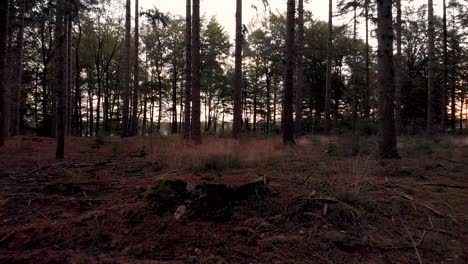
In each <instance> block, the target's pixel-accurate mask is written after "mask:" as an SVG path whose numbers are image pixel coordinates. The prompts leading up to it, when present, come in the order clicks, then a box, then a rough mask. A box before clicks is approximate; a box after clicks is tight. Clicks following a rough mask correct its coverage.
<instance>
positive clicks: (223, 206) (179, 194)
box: [143, 175, 268, 221]
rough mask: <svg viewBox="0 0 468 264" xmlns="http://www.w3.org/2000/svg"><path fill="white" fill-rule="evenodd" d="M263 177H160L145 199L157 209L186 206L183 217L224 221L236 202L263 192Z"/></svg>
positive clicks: (265, 190) (266, 187) (173, 208)
mask: <svg viewBox="0 0 468 264" xmlns="http://www.w3.org/2000/svg"><path fill="white" fill-rule="evenodd" d="M267 191H268V185H267V181H266V179H265V178H264V177H258V176H257V177H252V176H250V177H248V176H239V175H236V176H226V177H219V178H217V179H213V180H210V181H206V180H202V179H201V178H198V177H195V176H192V175H190V176H177V177H174V178H161V179H159V180H157V181H156V183H154V184H153V185H152V186H150V187H149V188H147V189H146V190H145V191H144V193H143V197H144V199H145V200H146V201H147V202H148V203H149V205H150V206H151V207H152V208H154V209H155V211H156V212H157V213H165V212H167V211H171V212H172V213H174V212H175V211H176V209H177V208H180V206H182V205H183V206H185V207H186V208H187V209H186V213H184V215H185V216H184V217H186V218H195V219H200V218H202V219H209V220H218V221H224V220H227V219H228V218H229V216H230V211H231V209H232V207H233V206H234V204H235V203H236V202H239V201H242V200H246V199H249V198H252V197H258V196H262V195H264V194H266V193H267Z"/></svg>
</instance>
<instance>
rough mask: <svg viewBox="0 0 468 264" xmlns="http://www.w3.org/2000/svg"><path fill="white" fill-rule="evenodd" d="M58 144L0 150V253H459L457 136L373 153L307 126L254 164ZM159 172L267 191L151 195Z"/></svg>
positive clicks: (461, 205)
mask: <svg viewBox="0 0 468 264" xmlns="http://www.w3.org/2000/svg"><path fill="white" fill-rule="evenodd" d="M155 140H165V139H164V138H158V139H155ZM277 141H278V140H277V139H249V140H245V142H242V143H241V145H242V147H244V148H256V147H258V148H260V147H262V146H264V145H265V144H273V145H275V144H277ZM419 141H420V142H419ZM67 142H68V144H67V159H66V160H64V161H60V162H57V161H55V160H54V158H53V155H54V147H55V143H54V141H53V139H46V138H36V137H17V138H13V139H10V140H8V141H7V145H6V146H5V148H2V149H0V262H2V263H419V262H421V263H468V262H467V257H468V255H467V253H468V246H467V245H468V236H467V234H468V225H467V216H468V184H467V182H468V140H467V139H466V138H451V139H444V140H441V141H437V142H433V141H430V144H427V142H428V141H421V140H420V139H416V138H406V139H404V140H402V142H403V143H401V144H400V154H401V155H402V157H403V159H402V160H396V161H381V160H378V159H376V155H374V154H373V151H372V148H373V145H372V143H369V142H367V141H366V142H367V143H366V144H368V147H367V151H368V152H367V153H365V152H366V151H362V154H363V156H360V157H348V155H346V152H347V149H346V148H344V147H343V146H346V144H345V143H343V142H346V139H345V138H344V137H342V138H331V139H326V138H318V137H310V138H304V139H301V140H300V141H299V144H298V146H297V147H295V148H290V147H288V148H286V147H282V146H280V144H278V146H276V145H275V147H274V148H273V149H276V150H277V153H276V154H275V159H274V160H269V161H268V162H262V163H261V164H262V165H252V164H249V166H246V167H247V168H228V169H222V168H217V167H215V170H207V171H197V172H193V171H191V170H187V169H185V168H180V169H178V168H173V167H171V166H169V165H164V164H161V160H158V159H157V158H155V156H157V154H158V151H159V150H158V149H157V147H156V148H155V149H153V150H151V151H149V150H148V147H147V146H148V144H147V142H144V141H143V140H142V139H127V140H124V141H122V140H120V139H108V140H107V141H106V142H104V143H103V144H96V142H95V140H93V139H78V138H69V139H67ZM220 142H222V140H221V139H219V140H215V139H213V140H212V141H210V142H209V143H207V144H220V146H221V145H222V144H221V143H220ZM265 142H266V143H265ZM116 146H118V148H117V147H116ZM145 146H146V147H145ZM363 146H364V144H363ZM178 147H180V148H185V147H186V146H178ZM343 148H344V149H343ZM363 148H364V147H363ZM194 153H197V151H196V150H194ZM365 154H366V155H365ZM163 179H164V180H180V181H183V182H186V183H187V182H188V183H190V184H194V185H196V186H208V185H210V186H211V185H216V186H229V188H238V187H239V186H242V185H244V184H247V183H250V182H252V181H256V180H259V179H263V180H264V183H263V184H266V186H265V188H266V191H265V192H258V190H257V189H255V188H257V187H255V188H254V189H249V192H248V195H242V197H237V196H236V197H234V196H232V195H226V189H221V190H216V191H213V192H212V193H211V194H208V192H211V191H207V190H208V189H203V190H202V192H201V193H198V196H194V195H193V194H186V195H185V196H181V193H184V192H185V191H184V190H182V189H180V190H179V189H177V188H178V187H171V188H170V189H169V190H167V189H164V191H165V192H163V193H162V194H161V193H157V194H156V196H155V195H153V196H151V195H148V192H149V191H151V190H152V189H153V190H154V189H155V188H156V189H157V188H158V187H155V186H157V184H158V182H160V181H161V180H163ZM183 188H185V189H186V190H187V189H192V188H188V187H187V186H186V185H184V187H183ZM223 188H224V187H223ZM196 190H201V189H200V188H199V189H196ZM209 190H211V189H209ZM236 190H237V189H236ZM251 190H255V191H253V192H252V191H251ZM232 193H234V192H232ZM210 195H211V196H210ZM236 195H237V194H236ZM149 197H153V198H154V197H156V198H155V199H151V198H149ZM207 197H208V198H207ZM220 197H222V198H220ZM214 200H215V202H213V201H214ZM182 205H183V208H182V207H181V206H182ZM181 208H182V209H183V210H181ZM175 216H177V217H175Z"/></svg>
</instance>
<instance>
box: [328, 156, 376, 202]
mask: <svg viewBox="0 0 468 264" xmlns="http://www.w3.org/2000/svg"><path fill="white" fill-rule="evenodd" d="M375 166H376V164H375V161H374V160H372V159H371V156H365V157H364V156H356V157H352V158H349V159H347V160H344V161H340V162H338V161H337V162H335V165H334V170H333V173H332V174H331V176H329V177H328V178H327V179H326V180H325V185H326V186H327V189H328V191H329V192H331V193H332V194H333V195H334V196H335V197H336V198H337V199H338V200H340V201H342V202H344V203H347V204H356V203H358V202H359V201H361V200H362V199H363V198H364V196H363V195H364V191H365V188H366V186H367V184H368V180H369V176H370V175H371V173H372V168H374V167H375Z"/></svg>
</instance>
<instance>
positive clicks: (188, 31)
mask: <svg viewBox="0 0 468 264" xmlns="http://www.w3.org/2000/svg"><path fill="white" fill-rule="evenodd" d="M185 23H186V24H185V27H186V28H185V98H184V99H185V109H184V111H185V113H184V138H185V139H186V140H189V139H190V111H191V107H190V102H191V100H192V96H191V94H192V2H191V0H187V3H186V14H185Z"/></svg>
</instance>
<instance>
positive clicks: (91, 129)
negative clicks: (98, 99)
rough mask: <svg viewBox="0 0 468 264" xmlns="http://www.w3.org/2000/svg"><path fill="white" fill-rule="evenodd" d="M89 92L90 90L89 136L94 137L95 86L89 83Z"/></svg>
mask: <svg viewBox="0 0 468 264" xmlns="http://www.w3.org/2000/svg"><path fill="white" fill-rule="evenodd" d="M88 85H89V90H88V109H89V115H88V123H89V136H90V137H92V136H93V135H94V104H93V101H94V100H93V89H92V87H93V85H94V84H92V83H89V84H88Z"/></svg>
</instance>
